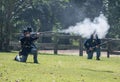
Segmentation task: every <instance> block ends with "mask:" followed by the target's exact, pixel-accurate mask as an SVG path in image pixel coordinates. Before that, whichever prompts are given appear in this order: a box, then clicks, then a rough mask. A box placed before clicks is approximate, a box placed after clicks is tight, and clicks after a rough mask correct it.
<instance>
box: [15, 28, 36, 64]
mask: <svg viewBox="0 0 120 82" xmlns="http://www.w3.org/2000/svg"><path fill="white" fill-rule="evenodd" d="M37 39H38V34H36V36H34V37H33V36H31V34H30V30H28V29H27V30H24V36H22V37H21V38H20V42H21V48H22V50H21V51H20V52H19V55H21V56H22V57H21V58H20V56H18V55H17V56H16V57H15V60H16V61H19V62H26V60H27V57H28V54H30V53H31V54H33V59H34V63H38V60H37V48H36V46H35V45H34V43H33V42H34V41H35V40H37Z"/></svg>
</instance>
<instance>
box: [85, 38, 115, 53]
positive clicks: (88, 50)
mask: <svg viewBox="0 0 120 82" xmlns="http://www.w3.org/2000/svg"><path fill="white" fill-rule="evenodd" d="M110 41H113V40H112V39H111V40H109V41H105V42H103V43H101V44H98V45H96V46H102V45H105V44H107V43H108V42H110ZM96 46H93V47H89V49H87V52H90V51H93V49H94V48H96ZM90 48H91V49H92V50H90Z"/></svg>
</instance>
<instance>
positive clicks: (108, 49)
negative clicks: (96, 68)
mask: <svg viewBox="0 0 120 82" xmlns="http://www.w3.org/2000/svg"><path fill="white" fill-rule="evenodd" d="M109 57H110V42H108V43H107V58H109Z"/></svg>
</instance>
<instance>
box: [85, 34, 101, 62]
mask: <svg viewBox="0 0 120 82" xmlns="http://www.w3.org/2000/svg"><path fill="white" fill-rule="evenodd" d="M100 44H101V40H100V39H99V38H98V36H97V35H96V34H92V35H91V37H90V38H89V39H87V40H86V41H85V43H84V46H85V48H86V52H87V54H88V59H92V58H93V53H94V52H96V54H97V56H96V60H100V54H101V50H100Z"/></svg>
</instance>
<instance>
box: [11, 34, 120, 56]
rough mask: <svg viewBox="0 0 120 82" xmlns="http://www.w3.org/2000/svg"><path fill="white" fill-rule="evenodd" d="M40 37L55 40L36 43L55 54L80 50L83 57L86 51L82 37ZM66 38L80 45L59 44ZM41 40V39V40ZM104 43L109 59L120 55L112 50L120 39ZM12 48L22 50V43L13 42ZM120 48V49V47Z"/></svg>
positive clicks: (106, 40)
mask: <svg viewBox="0 0 120 82" xmlns="http://www.w3.org/2000/svg"><path fill="white" fill-rule="evenodd" d="M40 37H41V38H42V37H51V38H53V41H52V43H38V42H39V41H38V42H37V43H36V45H37V47H38V49H50V50H54V54H58V50H59V49H79V56H83V51H84V50H85V49H84V46H83V43H84V40H85V39H83V38H82V37H81V36H74V35H62V34H55V33H54V34H52V33H50V34H45V33H43V34H41V35H40ZM65 38H68V39H77V40H78V42H79V45H77V46H75V45H70V44H67V45H66V44H58V40H59V39H65ZM39 40H40V39H39ZM102 42H103V43H104V42H106V43H105V44H104V45H103V46H102V49H101V50H102V51H105V52H107V57H108V58H109V57H110V54H116V55H120V52H119V50H115V49H112V48H113V47H112V46H114V45H112V44H113V43H114V42H118V43H119V42H120V40H119V39H102ZM10 46H11V48H12V49H13V50H14V49H18V50H19V49H20V43H19V42H14V41H13V42H12V41H11V43H10ZM119 48H120V47H119Z"/></svg>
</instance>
